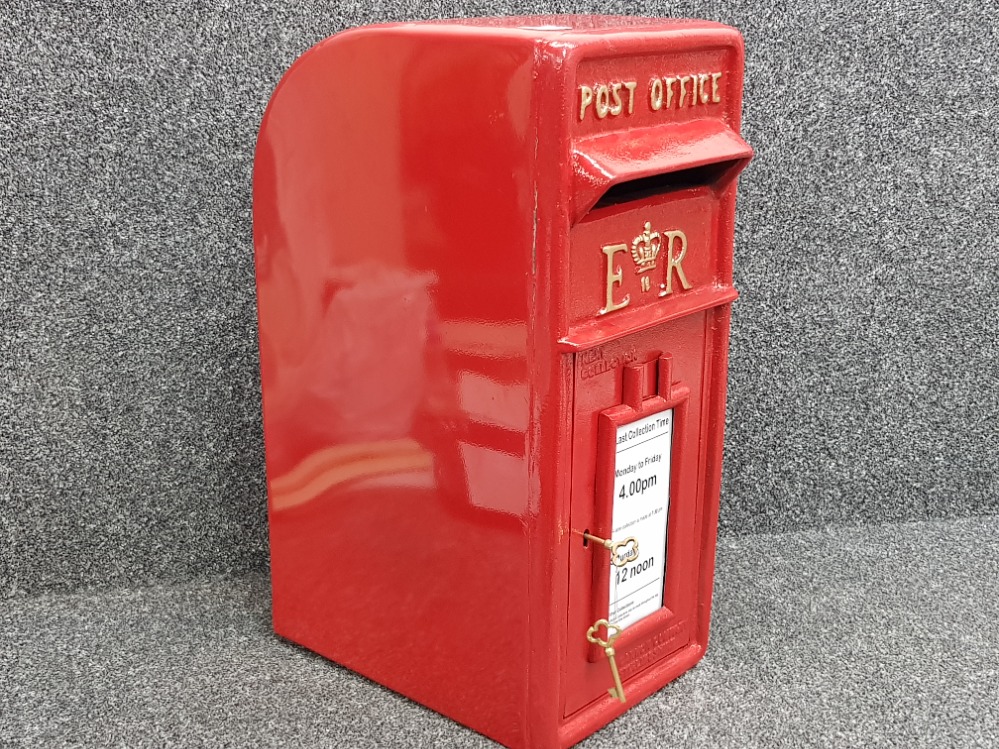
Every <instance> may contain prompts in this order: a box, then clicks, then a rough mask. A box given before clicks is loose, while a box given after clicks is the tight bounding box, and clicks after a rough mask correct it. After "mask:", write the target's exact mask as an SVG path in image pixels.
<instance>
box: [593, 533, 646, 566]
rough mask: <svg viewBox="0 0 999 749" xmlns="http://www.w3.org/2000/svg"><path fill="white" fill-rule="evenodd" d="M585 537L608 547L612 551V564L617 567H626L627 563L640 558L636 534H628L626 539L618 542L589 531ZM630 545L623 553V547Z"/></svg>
mask: <svg viewBox="0 0 999 749" xmlns="http://www.w3.org/2000/svg"><path fill="white" fill-rule="evenodd" d="M583 538H585V539H586V540H587V541H593V542H594V543H598V544H600V545H601V546H603V547H604V548H605V549H607V551H609V552H610V553H611V564H613V565H614V566H615V567H624V566H625V565H626V564H630V563H631V562H634V561H635V560H636V559H638V539H637V538H635V537H634V536H628V537H627V538H626V539H624V541H618V542H616V543H615V542H614V541H611V540H609V539H606V538H598V537H597V536H594V535H591V534H589V533H584V534H583ZM628 546H630V547H631V548H630V549H628V550H627V551H626V552H624V553H623V554H622V553H621V549H625V548H627V547H628Z"/></svg>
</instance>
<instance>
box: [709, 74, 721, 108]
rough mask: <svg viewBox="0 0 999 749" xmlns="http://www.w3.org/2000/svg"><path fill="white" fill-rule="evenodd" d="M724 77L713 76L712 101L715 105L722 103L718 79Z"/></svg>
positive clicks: (719, 75)
mask: <svg viewBox="0 0 999 749" xmlns="http://www.w3.org/2000/svg"><path fill="white" fill-rule="evenodd" d="M721 77H722V74H721V73H712V74H711V101H713V102H714V103H715V104H717V103H718V102H720V101H721V97H720V96H718V79H719V78H721Z"/></svg>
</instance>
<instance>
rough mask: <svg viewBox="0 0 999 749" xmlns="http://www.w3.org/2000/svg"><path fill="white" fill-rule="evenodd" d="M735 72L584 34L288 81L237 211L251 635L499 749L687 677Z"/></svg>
mask: <svg viewBox="0 0 999 749" xmlns="http://www.w3.org/2000/svg"><path fill="white" fill-rule="evenodd" d="M742 67H743V49H742V39H741V37H740V35H739V34H738V32H737V31H735V30H734V29H731V28H729V27H726V26H722V25H719V24H715V23H708V22H701V21H665V20H653V19H639V18H623V17H596V16H546V17H523V18H505V19H479V20H467V21H453V22H439V23H438V22H435V23H419V24H394V25H385V26H372V27H366V28H360V29H355V30H352V31H348V32H345V33H343V34H339V35H337V36H334V37H332V38H330V39H328V40H326V41H324V42H322V43H321V44H319V45H317V46H316V47H314V48H313V49H311V50H309V51H308V52H306V53H305V54H304V55H303V56H302V57H301V58H300V59H299V60H298V61H297V62H296V63H295V64H294V66H292V68H291V69H290V70H289V71H288V73H287V74H286V75H285V76H284V78H283V79H282V81H281V82H280V84H279V85H278V87H277V89H276V90H275V92H274V94H273V96H272V98H271V101H270V104H269V106H268V108H267V111H266V113H265V115H264V119H263V124H262V126H261V129H260V136H259V140H258V144H257V153H256V160H255V167H254V195H253V213H254V245H255V252H256V272H257V291H258V307H259V333H260V365H261V383H262V391H263V417H264V439H265V447H266V460H267V486H268V518H269V524H270V542H271V571H272V579H273V619H274V628H275V630H276V632H277V633H278V634H279V635H281V636H283V637H285V638H287V639H288V640H291V641H293V642H296V643H299V644H301V645H303V646H305V647H307V648H310V649H312V650H314V651H316V652H318V653H321V654H322V655H324V656H326V657H328V658H330V659H332V660H334V661H336V662H338V663H340V664H342V665H344V666H346V667H347V668H350V669H353V670H354V671H356V672H358V673H360V674H363V675H364V676H367V677H368V678H370V679H373V680H374V681H377V682H379V683H381V684H384V685H385V686H387V687H389V688H391V689H393V690H395V691H397V692H400V693H402V694H404V695H406V696H408V697H410V698H412V699H414V700H416V701H418V702H420V703H422V704H424V705H427V706H429V707H430V708H433V709H434V710H437V711H439V712H441V713H443V714H445V715H447V716H450V717H451V718H453V719H455V720H457V721H459V722H460V723H463V724H465V725H466V726H469V727H471V728H473V729H475V730H476V731H479V732H481V733H483V734H485V735H487V736H489V737H491V738H493V739H495V740H496V741H499V742H500V743H502V744H504V745H506V746H510V747H545V748H546V747H567V746H570V745H572V744H574V743H576V742H578V741H580V740H581V739H582V738H584V737H585V736H587V735H589V734H590V733H592V732H594V731H595V730H597V729H598V728H600V727H601V726H603V725H605V724H606V723H608V722H609V721H611V720H612V719H614V718H615V717H616V716H618V715H620V714H621V713H622V712H623V711H625V710H627V709H628V707H629V706H631V705H633V704H635V703H636V702H638V701H640V700H642V699H643V698H645V697H648V696H649V695H650V694H652V693H653V692H655V691H656V690H658V689H660V688H661V687H662V686H663V685H665V684H666V683H668V682H669V681H670V680H672V679H674V678H676V677H677V676H678V675H680V674H681V673H683V672H684V671H686V670H687V669H689V668H691V667H692V666H693V665H694V664H695V663H697V661H698V660H699V659H700V658H701V657H702V656H703V655H704V651H705V647H706V645H707V640H708V626H709V618H710V604H711V590H712V581H713V573H714V550H715V535H716V529H717V517H718V495H719V485H720V477H721V459H722V438H723V427H724V422H725V386H726V373H727V351H728V338H729V318H730V306H731V303H732V302H733V301H734V300H735V298H736V292H735V290H734V288H733V285H732V244H733V227H734V212H735V194H736V177H737V175H738V174H739V172H740V171H741V170H742V169H743V167H745V165H746V164H747V162H748V161H749V159H750V157H751V155H752V151H751V149H750V148H749V146H748V145H747V144H746V143H745V142H744V141H743V140H742V138H741V137H740V135H739V123H740V111H741V96H742ZM340 698H345V699H346V697H344V695H343V693H342V691H331V694H330V699H340Z"/></svg>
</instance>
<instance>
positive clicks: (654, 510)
mask: <svg viewBox="0 0 999 749" xmlns="http://www.w3.org/2000/svg"><path fill="white" fill-rule="evenodd" d="M715 314H716V311H715V310H709V311H707V312H700V313H695V314H692V315H688V316H685V317H681V318H679V319H677V320H674V321H672V322H669V323H665V324H663V325H660V326H657V327H656V328H653V329H650V330H646V331H643V332H640V333H636V334H633V335H630V336H626V337H623V338H620V339H618V340H615V341H611V342H608V343H606V344H605V345H603V346H598V347H596V348H593V349H590V350H588V351H584V352H580V353H578V354H574V355H571V356H570V357H569V358H570V359H571V360H572V367H573V378H574V389H575V409H574V419H573V456H572V490H571V491H572V494H571V510H570V513H571V514H570V520H571V528H572V539H571V542H570V543H571V546H570V551H569V601H568V629H567V633H566V640H567V654H566V667H565V682H564V690H565V704H564V715H566V716H569V715H571V714H572V713H574V712H576V711H578V710H580V709H581V708H583V707H585V706H587V705H588V704H590V703H592V702H594V701H596V700H600V699H610V698H609V697H608V696H607V689H608V687H609V686H611V681H610V671H609V666H608V664H607V662H606V657H605V655H604V653H603V650H602V649H600V648H599V647H596V646H594V645H592V644H591V643H589V642H588V641H587V640H586V637H585V634H586V631H587V629H588V628H589V627H590V626H591V625H592V624H593V623H594V622H596V621H597V620H599V619H608V620H609V621H611V622H612V623H614V624H616V625H617V626H619V627H621V628H622V630H623V631H622V634H621V636H620V637H619V639H618V640H617V642H616V644H615V649H616V651H617V661H618V665H619V667H620V671H621V677H622V679H624V682H625V688H626V691H627V684H628V680H629V679H631V678H632V677H634V676H636V675H638V674H639V673H641V672H642V671H644V670H645V669H647V668H649V667H650V666H653V665H654V664H656V663H657V662H660V661H662V660H663V659H665V658H667V657H668V656H669V655H671V654H673V653H675V652H677V651H679V650H680V649H682V648H683V647H684V646H686V645H687V644H688V643H689V642H690V640H691V636H692V632H693V631H694V618H695V616H696V611H695V607H696V605H697V577H698V569H699V560H700V548H699V539H698V534H697V532H696V530H697V527H698V513H699V508H700V506H701V503H702V498H701V494H702V488H703V485H704V482H703V481H702V480H700V479H701V476H702V473H703V469H704V455H703V452H702V450H701V446H702V444H703V440H702V439H701V436H700V430H701V429H702V428H703V424H702V422H703V420H704V419H703V418H702V415H703V413H704V412H705V409H706V404H705V402H704V401H705V398H706V397H707V396H706V394H707V393H708V392H709V388H708V387H707V385H708V379H709V377H710V364H711V356H712V353H713V352H712V350H711V345H712V338H711V336H710V334H709V331H708V330H707V327H708V326H709V324H710V320H711V319H713V315H715ZM628 370H630V372H629V371H628ZM629 374H630V375H631V377H632V379H633V380H637V385H636V384H635V382H634V381H633V382H632V383H631V385H630V387H631V388H633V389H634V388H635V387H637V388H638V390H639V392H638V396H637V398H636V396H635V394H634V393H631V394H630V395H629V392H628V389H629V383H628V377H629ZM663 377H665V378H667V379H668V382H667V381H661V379H662V378H663ZM629 401H630V402H629ZM615 529H617V533H618V535H615ZM584 532H589V533H591V534H592V535H595V536H597V537H600V538H608V539H612V540H614V541H620V540H622V539H623V538H625V537H628V536H634V537H635V538H636V540H637V541H638V552H639V553H638V556H637V559H635V560H634V561H633V562H630V563H628V564H626V565H624V566H621V567H616V566H614V565H612V564H611V553H610V552H609V551H608V550H607V549H605V548H603V547H601V546H600V545H599V544H596V543H592V542H585V541H584V539H583V536H582V533H584ZM625 551H628V550H627V549H626V550H625Z"/></svg>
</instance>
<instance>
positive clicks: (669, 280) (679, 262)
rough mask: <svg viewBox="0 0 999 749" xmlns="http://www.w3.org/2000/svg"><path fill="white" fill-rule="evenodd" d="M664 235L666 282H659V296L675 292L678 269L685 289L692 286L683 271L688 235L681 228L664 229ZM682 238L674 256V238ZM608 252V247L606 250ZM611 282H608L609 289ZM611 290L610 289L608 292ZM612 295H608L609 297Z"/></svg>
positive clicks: (681, 283) (678, 276)
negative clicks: (674, 274) (674, 273)
mask: <svg viewBox="0 0 999 749" xmlns="http://www.w3.org/2000/svg"><path fill="white" fill-rule="evenodd" d="M662 235H663V236H664V237H666V242H665V244H666V283H663V284H659V288H660V292H659V296H661V297H663V296H668V295H669V294H672V293H673V272H674V271H676V275H677V278H679V279H680V285H681V286H682V287H683V288H684V289H689V288H690V281H688V280H687V274H686V273H684V272H683V259H684V258H685V257H686V256H687V235H686V234H684V233H683V232H682V231H680V230H679V229H674V230H673V231H664V232H662ZM675 239H679V240H680V252H679V253H678V254H677V256H676V257H673V240H675ZM604 251H605V252H606V249H605V250H604ZM609 288H610V284H609V283H608V289H609ZM609 293H610V292H609V291H608V294H609ZM609 298H610V297H609V296H608V299H609Z"/></svg>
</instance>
